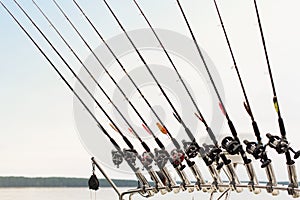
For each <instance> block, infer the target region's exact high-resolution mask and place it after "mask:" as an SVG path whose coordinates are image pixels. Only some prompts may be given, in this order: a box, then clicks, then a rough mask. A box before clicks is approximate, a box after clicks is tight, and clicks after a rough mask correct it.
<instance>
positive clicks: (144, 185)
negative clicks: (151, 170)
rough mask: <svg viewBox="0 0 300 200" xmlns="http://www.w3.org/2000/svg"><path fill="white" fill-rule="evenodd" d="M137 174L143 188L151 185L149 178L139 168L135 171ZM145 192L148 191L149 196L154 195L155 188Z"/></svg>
mask: <svg viewBox="0 0 300 200" xmlns="http://www.w3.org/2000/svg"><path fill="white" fill-rule="evenodd" d="M135 175H136V177H137V179H138V180H139V181H140V183H141V184H142V188H143V189H144V188H149V187H150V185H149V183H148V181H147V179H146V178H145V176H144V175H143V174H142V172H141V171H140V170H139V169H137V170H136V171H135ZM144 193H146V194H147V195H148V196H149V197H151V196H153V195H154V192H153V190H147V191H144Z"/></svg>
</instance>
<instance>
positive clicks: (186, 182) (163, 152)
mask: <svg viewBox="0 0 300 200" xmlns="http://www.w3.org/2000/svg"><path fill="white" fill-rule="evenodd" d="M53 2H54V3H55V5H56V6H57V8H58V9H59V10H60V12H61V13H62V14H63V15H64V16H65V18H66V19H67V21H68V22H69V23H70V25H71V26H72V28H73V29H74V30H75V31H76V33H77V34H78V35H79V37H80V38H81V40H82V41H83V42H84V43H85V45H86V46H87V47H88V48H89V50H90V51H91V53H92V54H93V55H94V56H95V58H96V59H97V61H98V62H99V64H100V65H101V66H102V67H103V69H105V67H104V65H103V64H102V62H101V61H100V59H99V58H98V56H97V55H96V54H95V53H94V52H93V50H92V49H91V47H90V46H89V44H88V43H87V42H86V40H85V39H84V38H83V36H82V35H81V34H80V32H79V31H78V30H77V28H76V27H75V26H74V24H73V23H72V22H71V20H70V19H69V18H68V17H67V15H66V14H65V12H64V11H63V10H62V9H61V7H60V6H59V5H58V4H57V3H56V1H55V0H53ZM105 71H106V72H107V74H108V75H109V77H110V78H111V79H112V80H113V78H112V76H111V75H110V74H109V72H108V71H107V70H106V69H105ZM113 82H114V83H115V84H116V85H117V83H116V81H114V80H113ZM117 87H118V89H119V90H120V89H121V88H120V87H119V86H118V85H117ZM123 94H124V92H123ZM126 99H128V98H127V97H126ZM131 105H132V104H131ZM132 106H133V105H132ZM137 114H138V113H137ZM139 117H141V116H140V115H139ZM141 119H142V118H141ZM144 122H145V121H144ZM145 123H146V122H145ZM147 130H150V128H149V129H147ZM153 136H155V135H154V134H153ZM154 138H155V141H156V142H157V143H158V145H159V146H160V147H161V148H163V149H162V150H159V151H156V155H157V157H159V158H162V163H165V161H164V159H163V158H164V157H168V158H170V156H169V154H168V152H167V151H166V150H165V149H164V146H163V144H162V143H161V142H160V140H159V139H158V138H157V137H156V136H155V137H154ZM171 153H173V154H174V155H172V156H173V157H172V159H173V160H174V159H175V162H171V163H172V165H173V166H174V168H175V170H176V172H177V173H178V175H179V176H180V178H181V179H182V181H183V187H182V189H183V190H185V187H184V185H190V182H189V180H188V178H187V177H186V174H185V173H184V171H182V170H183V167H182V166H181V165H180V163H179V164H178V163H177V162H178V159H180V157H181V155H182V154H181V153H180V152H177V151H172V152H171ZM170 161H171V159H170ZM181 161H182V160H181ZM162 166H164V164H163V165H162ZM165 170H166V168H164V169H162V172H163V173H167V171H165ZM165 175H166V177H168V178H169V179H170V180H169V181H170V182H169V184H170V186H171V187H172V186H174V185H175V184H176V183H175V182H174V181H173V179H172V178H171V176H170V175H168V176H167V174H165ZM188 190H189V192H192V190H193V188H189V189H188ZM174 192H176V193H177V192H179V190H178V189H174Z"/></svg>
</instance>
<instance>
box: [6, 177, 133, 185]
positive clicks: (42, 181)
mask: <svg viewBox="0 0 300 200" xmlns="http://www.w3.org/2000/svg"><path fill="white" fill-rule="evenodd" d="M99 181H100V187H111V186H110V185H109V183H108V182H107V181H106V180H105V179H99ZM113 181H114V183H115V184H116V185H117V186H118V187H137V181H134V180H118V179H115V180H113ZM0 187H88V179H85V178H62V177H50V178H27V177H0Z"/></svg>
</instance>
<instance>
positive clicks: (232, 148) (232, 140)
mask: <svg viewBox="0 0 300 200" xmlns="http://www.w3.org/2000/svg"><path fill="white" fill-rule="evenodd" d="M176 2H177V5H178V7H179V9H180V12H181V14H182V16H183V18H184V21H185V23H186V26H187V28H188V30H189V32H190V34H191V37H192V38H193V41H194V43H195V46H196V48H197V51H198V54H199V56H200V58H201V60H202V62H203V64H204V67H205V70H206V72H207V74H208V76H209V79H210V82H211V83H212V85H213V88H214V90H215V93H216V95H217V97H218V100H219V101H220V107H221V108H222V111H223V113H224V115H225V117H226V119H227V123H228V126H229V129H230V131H231V134H232V136H233V137H231V136H228V137H225V138H224V139H223V141H222V147H223V148H224V149H226V151H227V152H228V153H229V154H231V155H235V154H240V156H241V157H242V159H243V162H244V165H245V167H246V170H247V173H248V176H249V179H250V181H249V189H250V191H253V192H254V193H259V192H260V190H259V189H258V188H255V187H254V186H255V185H258V181H257V177H256V174H255V171H254V168H253V165H252V161H251V159H249V158H248V157H247V155H246V152H245V150H244V149H243V146H242V145H241V142H240V140H239V137H238V135H237V131H236V129H235V127H234V125H233V123H232V121H231V119H230V118H229V115H228V112H227V110H226V108H225V105H224V103H223V101H222V98H221V96H220V93H219V91H218V89H217V87H216V84H215V82H214V80H213V78H212V75H211V73H210V70H209V69H208V66H207V63H206V61H205V59H204V56H203V54H202V51H201V49H200V47H199V44H198V42H197V40H196V37H195V35H194V33H193V31H192V28H191V26H190V24H189V21H188V19H187V17H186V15H185V12H184V10H183V7H182V6H181V3H180V1H179V0H176Z"/></svg>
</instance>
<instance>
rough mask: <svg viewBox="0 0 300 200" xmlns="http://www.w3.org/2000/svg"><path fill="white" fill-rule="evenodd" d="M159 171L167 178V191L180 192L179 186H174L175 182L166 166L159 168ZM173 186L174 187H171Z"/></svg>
mask: <svg viewBox="0 0 300 200" xmlns="http://www.w3.org/2000/svg"><path fill="white" fill-rule="evenodd" d="M161 172H162V173H163V174H164V175H165V177H166V178H167V181H168V183H167V189H168V191H172V190H173V192H174V193H175V194H177V193H178V192H180V188H174V187H175V186H176V182H175V181H174V180H173V178H172V176H171V175H170V173H169V170H168V169H167V167H163V168H161ZM172 188H174V189H172Z"/></svg>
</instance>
